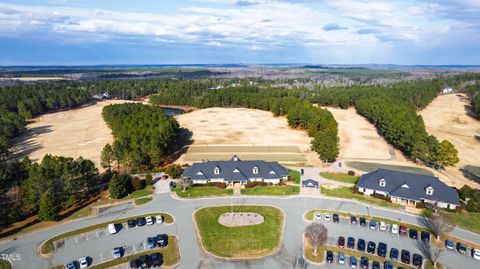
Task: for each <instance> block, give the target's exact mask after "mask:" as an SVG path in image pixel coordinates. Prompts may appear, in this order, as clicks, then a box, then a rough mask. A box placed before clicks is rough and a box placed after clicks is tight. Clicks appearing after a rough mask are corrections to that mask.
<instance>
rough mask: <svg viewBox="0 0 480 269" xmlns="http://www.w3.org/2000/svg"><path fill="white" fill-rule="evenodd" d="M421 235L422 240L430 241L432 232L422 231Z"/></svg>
mask: <svg viewBox="0 0 480 269" xmlns="http://www.w3.org/2000/svg"><path fill="white" fill-rule="evenodd" d="M420 236H421V239H422V241H424V242H430V233H429V232H425V231H422V233H421V235H420Z"/></svg>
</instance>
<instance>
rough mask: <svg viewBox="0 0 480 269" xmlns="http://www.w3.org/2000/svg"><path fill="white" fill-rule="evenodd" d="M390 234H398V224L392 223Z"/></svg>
mask: <svg viewBox="0 0 480 269" xmlns="http://www.w3.org/2000/svg"><path fill="white" fill-rule="evenodd" d="M392 234H398V224H392Z"/></svg>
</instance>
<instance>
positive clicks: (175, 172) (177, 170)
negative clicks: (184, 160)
mask: <svg viewBox="0 0 480 269" xmlns="http://www.w3.org/2000/svg"><path fill="white" fill-rule="evenodd" d="M165 173H167V174H168V175H169V176H170V178H178V177H179V176H181V175H182V173H183V168H182V167H181V166H179V165H170V166H168V167H167V168H165Z"/></svg>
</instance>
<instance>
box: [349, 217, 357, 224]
mask: <svg viewBox="0 0 480 269" xmlns="http://www.w3.org/2000/svg"><path fill="white" fill-rule="evenodd" d="M350 223H351V224H357V217H355V216H350Z"/></svg>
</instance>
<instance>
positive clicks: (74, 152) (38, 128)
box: [15, 100, 126, 167]
mask: <svg viewBox="0 0 480 269" xmlns="http://www.w3.org/2000/svg"><path fill="white" fill-rule="evenodd" d="M124 102H126V101H121V100H108V101H103V102H99V103H97V104H95V105H92V106H87V107H83V108H79V109H72V110H68V111H63V112H57V113H51V114H45V115H43V116H41V117H39V118H37V119H35V122H34V123H32V124H29V125H28V126H27V128H28V131H27V132H26V134H25V135H24V136H23V137H20V138H18V141H17V144H16V145H15V149H16V152H17V153H16V154H17V156H18V157H21V156H25V155H28V156H29V157H30V158H31V159H32V160H34V161H38V160H41V159H42V158H43V156H44V155H45V154H47V153H49V154H52V155H62V156H68V157H74V158H77V157H79V156H82V157H83V158H86V159H90V160H92V161H93V162H94V163H95V164H96V165H97V167H98V164H99V160H100V152H101V150H102V148H103V146H104V145H105V144H107V143H112V141H113V136H112V135H111V130H110V128H108V127H107V125H106V123H105V122H104V121H103V119H102V115H101V113H102V109H103V107H105V106H107V105H109V104H114V103H124Z"/></svg>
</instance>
